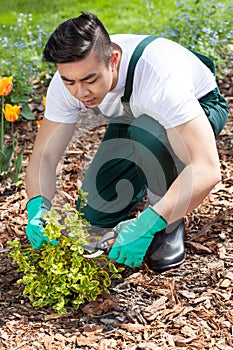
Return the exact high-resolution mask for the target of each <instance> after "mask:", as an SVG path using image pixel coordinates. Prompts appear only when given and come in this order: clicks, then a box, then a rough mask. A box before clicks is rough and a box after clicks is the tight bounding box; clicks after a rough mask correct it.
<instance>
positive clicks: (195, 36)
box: [146, 0, 233, 73]
mask: <svg viewBox="0 0 233 350" xmlns="http://www.w3.org/2000/svg"><path fill="white" fill-rule="evenodd" d="M146 2H147V1H146ZM150 6H151V8H150V12H151V13H153V14H154V22H155V23H156V16H157V12H155V11H153V6H152V4H151V3H150ZM232 11H233V5H232V3H229V4H227V3H226V2H224V3H223V2H220V1H218V0H207V1H206V0H196V1H180V2H177V3H176V11H175V12H173V13H172V14H171V16H170V17H169V18H168V22H169V25H166V26H164V27H162V28H158V27H157V28H156V30H154V28H153V21H151V23H152V24H151V30H152V31H153V32H155V34H157V35H162V36H164V37H166V38H169V39H172V40H174V41H177V42H179V43H180V44H181V45H184V46H186V47H188V48H190V49H193V50H195V51H198V52H200V53H203V54H206V55H207V56H209V57H210V58H212V59H213V60H214V61H215V64H216V65H217V66H218V69H219V70H220V73H221V71H222V68H223V67H224V66H226V59H227V57H228V54H229V52H228V50H229V44H231V43H232V37H233V17H232ZM153 14H152V15H151V16H152V17H153Z"/></svg>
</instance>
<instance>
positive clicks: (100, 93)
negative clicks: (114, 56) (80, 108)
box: [57, 51, 117, 107]
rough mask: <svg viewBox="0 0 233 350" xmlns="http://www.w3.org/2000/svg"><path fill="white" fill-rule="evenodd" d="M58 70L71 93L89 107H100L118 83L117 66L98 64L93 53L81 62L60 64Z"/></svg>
mask: <svg viewBox="0 0 233 350" xmlns="http://www.w3.org/2000/svg"><path fill="white" fill-rule="evenodd" d="M57 69H58V72H59V74H60V76H61V78H62V81H63V83H64V85H65V86H66V87H67V89H68V90H69V92H70V93H71V94H72V95H73V96H74V97H76V98H77V99H79V100H80V101H81V102H82V103H83V104H84V105H85V106H87V107H96V106H98V105H99V104H100V103H101V102H102V101H103V99H104V97H105V96H106V94H107V93H108V92H109V91H111V90H112V89H113V88H114V86H115V85H116V82H117V70H116V68H115V65H112V64H110V63H109V65H106V64H105V63H104V62H98V61H97V59H96V53H95V52H93V51H92V52H91V53H90V54H89V55H88V56H87V57H86V58H84V59H83V60H81V61H74V62H68V63H58V64H57Z"/></svg>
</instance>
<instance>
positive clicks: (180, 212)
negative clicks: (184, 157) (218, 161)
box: [153, 165, 221, 223]
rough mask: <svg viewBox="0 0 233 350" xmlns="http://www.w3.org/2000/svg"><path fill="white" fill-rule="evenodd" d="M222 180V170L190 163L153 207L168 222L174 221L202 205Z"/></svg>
mask: <svg viewBox="0 0 233 350" xmlns="http://www.w3.org/2000/svg"><path fill="white" fill-rule="evenodd" d="M220 180H221V176H220V171H219V170H218V168H217V166H216V168H215V169H212V168H208V167H206V168H203V166H202V167H201V166H191V165H188V166H186V167H185V169H184V170H183V171H182V173H181V174H180V175H179V176H178V177H177V179H176V180H175V181H174V183H173V184H172V185H171V187H170V188H169V190H168V191H167V193H166V195H165V196H164V197H163V198H162V199H161V200H160V201H159V202H158V203H156V204H155V205H154V206H153V208H154V209H155V211H156V212H158V213H159V214H160V215H161V216H162V217H164V218H165V220H166V221H167V222H168V223H173V222H175V221H177V220H178V219H180V218H182V217H184V216H185V215H186V214H187V213H189V212H191V211H192V210H194V209H195V208H196V207H197V206H198V205H200V204H201V203H202V202H203V200H204V199H205V198H206V196H207V195H208V194H209V192H210V191H211V189H212V188H213V187H214V186H215V185H216V184H217V183H218V182H219V181H220Z"/></svg>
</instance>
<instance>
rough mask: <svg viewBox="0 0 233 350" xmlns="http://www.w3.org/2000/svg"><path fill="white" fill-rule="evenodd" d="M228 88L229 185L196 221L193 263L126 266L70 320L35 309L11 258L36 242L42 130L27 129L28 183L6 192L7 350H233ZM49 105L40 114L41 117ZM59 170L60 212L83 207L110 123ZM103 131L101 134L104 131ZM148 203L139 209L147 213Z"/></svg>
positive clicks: (1, 304) (224, 147) (81, 136)
mask: <svg viewBox="0 0 233 350" xmlns="http://www.w3.org/2000/svg"><path fill="white" fill-rule="evenodd" d="M220 88H221V90H222V92H223V94H224V95H225V96H226V98H227V100H228V102H229V105H230V117H229V121H228V123H227V125H226V127H225V129H224V131H223V132H222V134H221V136H220V137H219V139H218V141H217V145H218V150H219V155H220V159H221V171H222V182H221V183H220V184H218V185H217V186H216V187H215V188H214V189H213V190H212V191H211V193H210V194H209V196H208V197H207V198H206V199H205V201H204V202H203V203H202V205H200V206H199V207H198V208H197V209H195V210H194V212H193V213H191V214H189V215H188V216H187V217H186V218H185V219H186V228H187V235H186V254H187V257H186V261H185V262H184V263H183V265H182V266H180V267H179V268H176V269H173V270H169V271H166V272H163V273H161V274H158V273H155V272H153V271H151V270H149V268H148V267H147V265H146V263H144V264H143V265H142V266H141V267H140V268H137V269H129V268H126V269H125V271H124V272H123V275H122V279H121V280H117V281H113V284H112V286H111V288H110V294H108V295H105V294H103V295H101V297H99V298H98V299H97V300H96V301H95V302H91V303H87V304H85V305H83V306H82V307H80V309H79V310H78V311H74V310H73V309H72V308H69V307H68V314H65V315H62V316H61V315H58V314H56V313H54V311H53V310H52V309H50V308H35V307H32V305H31V303H30V301H29V299H28V297H27V296H25V295H23V294H22V292H23V286H22V285H18V284H17V283H16V282H17V280H18V279H19V276H20V275H19V273H18V272H17V266H16V264H15V263H14V262H12V260H11V259H10V258H9V257H8V253H9V247H8V245H7V241H8V240H13V239H14V238H15V237H18V238H19V239H20V240H21V243H22V244H23V245H24V244H25V245H26V244H28V241H27V238H26V236H25V227H26V223H27V218H26V211H25V205H26V202H27V196H26V192H25V187H24V178H25V169H26V166H27V163H28V158H29V156H30V154H31V151H32V145H33V141H34V138H35V135H36V132H37V126H36V124H35V122H25V123H23V122H21V123H20V124H17V127H18V128H19V133H20V137H21V140H23V142H26V143H27V149H26V151H25V154H24V161H23V171H22V177H23V180H22V182H21V183H18V184H17V185H15V184H12V183H11V182H9V181H5V182H2V183H1V185H0V199H1V201H0V221H1V225H0V349H1V350H3V349H8V350H16V349H23V350H29V349H32V350H37V349H38V350H39V349H46V350H71V349H98V350H105V349H106V350H107V349H110V350H114V349H117V350H118V349H122V350H123V349H127V350H137V349H138V350H139V349H145V350H147V349H148V350H149V349H151V350H159V349H161V350H170V349H216V350H218V349H220V350H230V349H233V308H232V306H233V296H232V286H233V238H232V232H233V217H232V213H233V200H232V195H233V168H232V159H233V141H232V131H233V97H232V96H233V79H232V77H231V75H230V73H229V74H226V76H225V78H224V79H223V80H221V81H220ZM41 110H42V109H41V106H40V107H38V106H37V109H36V107H35V111H34V112H35V114H38V115H40V114H41V113H43V111H41ZM83 119H84V121H82V123H80V124H78V125H77V130H76V132H75V135H74V137H73V140H72V142H71V144H70V146H69V148H68V149H67V151H66V154H65V156H64V158H63V161H62V162H61V164H60V166H59V169H58V176H57V178H58V189H57V193H56V197H55V200H54V206H55V207H56V206H57V207H60V206H62V205H63V204H64V203H65V202H70V203H71V204H74V200H75V197H76V188H77V183H78V182H79V181H82V178H83V174H84V173H85V170H86V168H87V167H88V164H89V163H90V161H91V159H92V157H93V155H94V153H95V151H96V149H97V147H98V144H99V143H100V140H101V138H102V136H103V134H104V131H105V129H106V124H105V121H104V120H103V119H101V117H100V116H93V115H92V114H87V115H85V118H83ZM99 125H100V126H99ZM145 205H146V199H145V201H144V202H142V203H141V204H140V205H139V207H138V208H137V210H138V211H140V210H142V209H143V207H144V206H145Z"/></svg>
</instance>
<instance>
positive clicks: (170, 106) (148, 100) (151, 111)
mask: <svg viewBox="0 0 233 350" xmlns="http://www.w3.org/2000/svg"><path fill="white" fill-rule="evenodd" d="M144 38H145V35H134V34H116V35H112V36H111V40H112V42H114V43H116V44H118V45H119V46H120V47H121V49H122V57H121V63H120V69H119V77H118V82H117V85H116V87H115V88H114V90H112V91H110V92H109V93H108V94H107V95H106V96H105V98H104V100H103V101H102V103H101V104H100V105H99V106H98V107H99V109H100V111H101V112H102V113H103V114H104V115H105V116H106V117H107V118H108V117H109V118H110V117H114V116H117V115H120V114H122V112H123V107H122V104H121V101H120V99H121V96H123V94H124V88H125V81H126V74H127V69H128V65H129V61H130V58H131V56H132V53H133V51H134V49H135V48H136V46H137V44H138V43H139V42H140V41H141V40H142V39H144ZM215 87H216V81H215V77H214V75H213V74H212V73H211V71H210V70H209V69H208V68H207V67H206V65H205V64H203V63H202V62H201V61H200V60H199V59H198V58H197V57H196V56H195V55H194V54H193V53H191V52H190V51H189V50H188V49H186V48H184V47H183V46H181V45H179V44H177V43H175V42H173V41H171V40H168V39H165V38H157V39H156V40H154V41H152V42H151V43H150V44H149V45H148V46H146V48H145V50H144V52H143V53H142V56H141V57H140V58H139V61H138V62H137V65H136V68H135V75H134V81H133V91H132V94H131V98H130V107H131V110H132V112H133V114H134V117H138V116H140V115H142V114H147V115H149V116H151V117H152V118H154V119H156V120H158V121H159V122H160V124H162V125H163V126H164V127H165V129H168V128H171V127H175V126H177V125H180V124H183V123H185V122H187V121H189V120H191V119H193V118H195V117H197V116H198V115H200V114H201V113H203V110H202V108H201V105H200V103H199V102H198V99H199V98H201V97H202V96H204V95H206V94H207V93H208V92H210V91H212V90H213V89H214V88H215ZM85 108H86V107H85V106H84V105H83V104H82V103H81V102H80V101H79V100H78V99H76V98H75V97H74V96H72V95H71V94H70V92H69V91H68V90H67V88H66V87H65V85H64V84H63V82H62V80H61V78H60V75H59V73H58V72H56V73H55V75H54V77H53V79H52V81H51V83H50V86H49V88H48V93H47V103H46V111H45V115H46V118H47V119H49V120H51V121H56V122H62V123H75V122H76V121H77V118H78V115H79V112H80V110H81V109H85Z"/></svg>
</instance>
